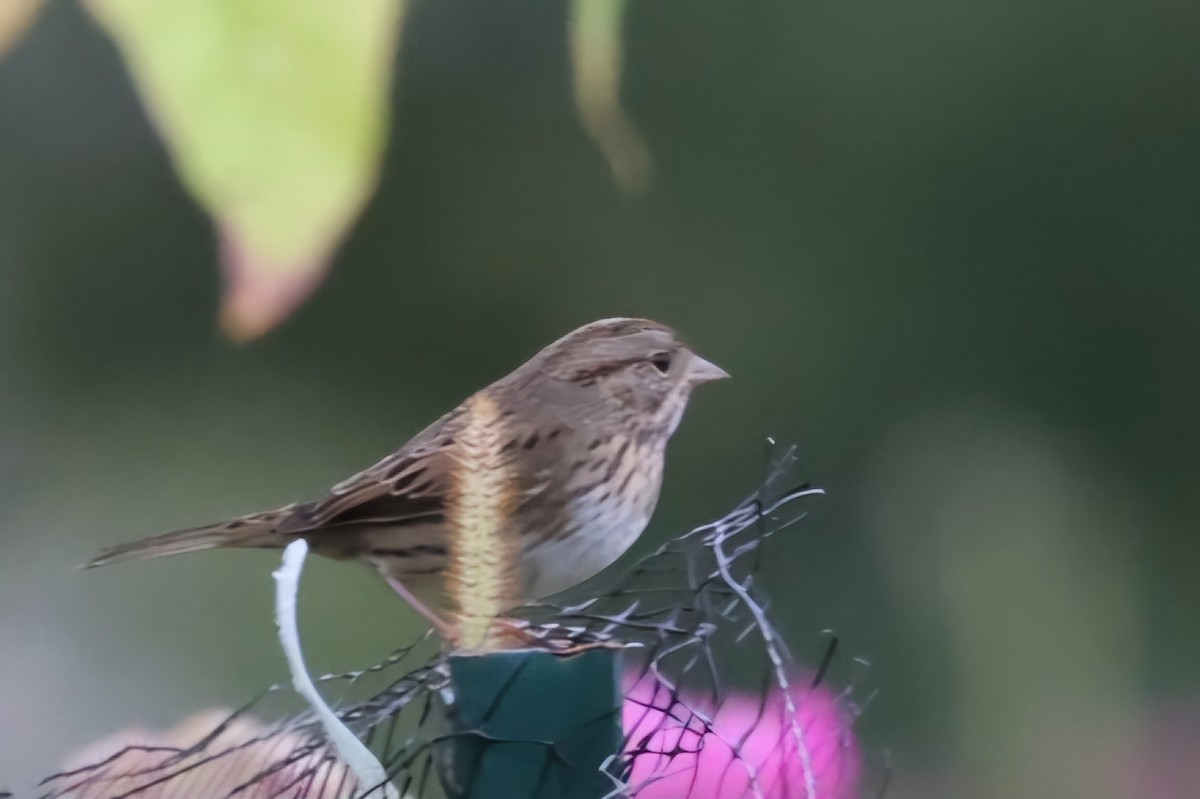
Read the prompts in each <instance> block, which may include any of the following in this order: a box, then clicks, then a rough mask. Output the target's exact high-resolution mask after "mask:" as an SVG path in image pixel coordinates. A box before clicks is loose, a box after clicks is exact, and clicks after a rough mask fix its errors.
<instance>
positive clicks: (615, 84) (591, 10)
mask: <svg viewBox="0 0 1200 799" xmlns="http://www.w3.org/2000/svg"><path fill="white" fill-rule="evenodd" d="M626 7H627V3H626V0H572V2H571V65H572V75H573V76H574V80H575V104H576V106H577V107H578V108H579V119H580V122H581V123H582V124H583V127H584V130H586V131H587V132H588V135H589V136H591V137H592V138H593V139H594V140H595V142H596V144H597V146H599V147H600V150H601V151H602V152H603V153H604V157H605V158H607V159H608V166H609V168H610V169H612V173H613V179H614V180H616V181H617V185H619V186H620V187H621V188H623V189H625V190H627V191H639V190H641V189H644V188H646V184H647V182H648V181H649V180H650V151H649V150H648V149H647V147H646V143H645V142H644V141H642V137H641V135H640V134H639V133H638V132H637V128H635V127H634V125H633V122H631V121H630V119H629V117H628V115H627V114H626V113H625V110H624V109H623V108H621V99H620V88H621V86H620V82H621V58H622V55H621V22H622V20H623V19H624V17H625V9H626Z"/></svg>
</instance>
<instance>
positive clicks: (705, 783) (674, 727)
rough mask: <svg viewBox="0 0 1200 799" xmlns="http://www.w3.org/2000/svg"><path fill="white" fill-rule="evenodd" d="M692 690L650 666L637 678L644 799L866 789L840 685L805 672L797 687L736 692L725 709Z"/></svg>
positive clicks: (634, 781)
mask: <svg viewBox="0 0 1200 799" xmlns="http://www.w3.org/2000/svg"><path fill="white" fill-rule="evenodd" d="M788 696H790V697H791V699H792V705H793V708H792V709H793V710H794V713H793V712H792V710H789V708H788V701H787V697H788ZM683 700H684V703H685V704H681V703H679V702H678V701H673V700H672V696H671V692H670V691H669V690H668V689H667V688H666V687H665V686H663V685H661V684H659V683H658V682H657V681H656V680H655V679H654V678H653V677H652V676H650V675H646V676H643V677H642V678H641V679H639V680H637V682H636V683H634V684H633V685H632V686H627V690H626V701H625V709H624V727H625V733H626V736H627V739H628V744H627V745H626V753H627V754H629V755H631V756H632V758H633V766H632V773H631V775H630V778H629V785H630V788H631V789H632V790H633V795H635V796H637V797H638V799H683V798H684V797H686V798H687V799H733V797H754V796H761V797H764V799H849V797H853V796H856V795H857V792H858V783H859V777H860V773H861V770H862V756H861V753H860V751H859V748H858V743H857V741H856V740H855V738H854V733H853V731H852V730H851V720H852V714H851V713H850V711H849V708H848V707H847V706H846V705H845V704H844V703H843V702H842V701H841V700H840V699H839V698H838V697H837V696H835V695H834V694H831V693H830V692H828V691H826V690H824V689H823V688H809V687H808V681H807V680H800V679H798V680H797V681H796V682H794V683H793V685H792V686H791V688H790V690H789V692H788V693H787V694H785V693H784V692H783V691H781V690H775V691H773V692H772V693H770V694H769V695H768V696H767V697H766V698H765V699H760V698H757V697H752V696H746V695H731V696H728V697H726V698H725V699H724V701H723V702H722V703H721V706H720V707H719V708H717V710H716V713H715V715H709V714H708V713H707V712H706V711H705V715H700V714H699V713H697V712H693V711H697V710H699V707H698V705H697V704H694V703H691V702H688V701H687V697H686V695H685V696H684V697H683Z"/></svg>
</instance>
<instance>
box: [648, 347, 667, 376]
mask: <svg viewBox="0 0 1200 799" xmlns="http://www.w3.org/2000/svg"><path fill="white" fill-rule="evenodd" d="M650 363H651V364H652V365H653V366H654V368H655V369H657V370H658V371H660V372H662V373H663V374H664V375H665V374H666V373H667V372H669V371H670V370H671V353H669V352H657V353H655V354H654V355H651V356H650Z"/></svg>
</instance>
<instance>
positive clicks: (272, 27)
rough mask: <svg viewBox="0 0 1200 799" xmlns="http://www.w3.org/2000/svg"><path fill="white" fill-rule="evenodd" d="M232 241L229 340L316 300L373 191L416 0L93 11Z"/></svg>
mask: <svg viewBox="0 0 1200 799" xmlns="http://www.w3.org/2000/svg"><path fill="white" fill-rule="evenodd" d="M87 4H88V6H89V7H90V8H91V10H92V12H93V13H94V14H95V16H96V18H97V19H98V20H99V21H100V22H101V24H102V25H103V26H104V27H105V28H106V29H107V30H108V31H109V33H110V34H111V35H112V36H113V38H114V39H115V40H116V42H117V45H118V47H119V48H120V50H121V52H122V54H123V56H124V58H125V60H126V63H127V64H128V65H129V68H130V70H131V72H132V73H133V78H134V81H135V83H136V84H137V87H138V89H139V91H140V92H141V95H142V97H143V100H144V101H145V103H146V106H147V107H148V109H149V111H150V114H151V116H152V117H153V118H154V120H155V122H156V123H157V125H158V128H159V131H160V132H161V133H162V135H163V137H164V138H165V139H166V142H167V147H168V149H169V150H170V152H171V155H172V157H173V159H174V161H175V165H176V168H177V169H178V170H179V172H180V174H181V176H182V177H183V180H184V182H185V183H186V185H187V187H188V188H189V189H190V190H191V192H192V194H193V195H194V196H195V197H196V199H197V201H199V203H200V204H201V205H202V206H203V207H204V208H205V209H206V210H207V211H208V212H209V213H210V214H211V215H212V216H213V218H214V220H215V221H216V223H217V227H218V229H219V232H220V237H221V260H222V263H223V267H224V272H225V295H224V300H223V307H222V312H221V319H222V325H223V327H224V328H225V330H226V332H227V333H229V334H230V335H231V336H233V337H235V338H238V339H248V338H253V337H255V336H258V335H261V334H263V333H265V332H266V331H268V330H269V329H271V328H272V327H273V326H274V325H276V324H277V323H278V322H280V321H281V320H282V319H283V318H284V317H286V316H287V315H288V314H289V313H290V312H291V311H292V310H293V309H295V308H296V306H298V305H299V304H300V303H301V302H302V301H303V300H304V299H305V297H307V296H308V294H309V293H310V292H311V291H312V289H313V288H314V287H315V286H316V284H317V283H318V282H319V281H320V279H321V277H322V275H323V274H324V272H325V269H326V267H327V266H328V263H329V259H330V257H331V255H332V252H333V250H334V248H335V247H336V245H337V244H338V242H339V240H340V239H341V237H342V236H343V235H344V234H345V232H346V229H347V227H348V226H349V225H350V223H351V222H352V221H353V220H354V217H355V216H356V215H357V214H358V212H359V210H360V209H361V207H362V205H363V203H364V202H365V200H366V198H367V196H368V194H369V193H370V191H371V190H372V188H373V186H374V182H375V180H376V174H377V167H378V163H379V159H380V154H381V152H382V148H383V145H384V142H385V135H384V134H385V128H386V124H387V122H386V108H387V105H386V104H387V99H388V91H387V90H388V84H389V78H390V76H391V74H392V68H393V65H392V60H393V55H394V51H395V43H396V41H397V37H398V35H399V30H400V23H401V20H402V16H403V11H404V8H405V0H347V2H340V3H331V2H328V0H174V1H173V2H170V3H163V2H160V0H87Z"/></svg>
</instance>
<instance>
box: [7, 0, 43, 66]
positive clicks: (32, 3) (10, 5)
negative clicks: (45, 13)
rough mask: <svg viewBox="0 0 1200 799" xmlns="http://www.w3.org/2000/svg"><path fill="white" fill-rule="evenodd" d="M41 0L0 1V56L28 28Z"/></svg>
mask: <svg viewBox="0 0 1200 799" xmlns="http://www.w3.org/2000/svg"><path fill="white" fill-rule="evenodd" d="M41 7H42V0H4V2H3V3H0V56H2V55H4V52H5V51H6V50H8V48H10V47H12V46H13V43H14V42H16V41H17V40H18V39H20V38H21V36H22V35H23V34H24V33H25V31H26V30H28V29H29V26H30V24H32V23H33V20H34V18H35V17H36V16H37V12H38V9H39V8H41Z"/></svg>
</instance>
